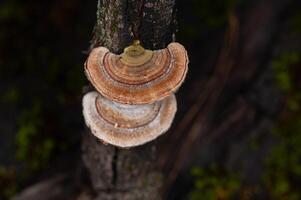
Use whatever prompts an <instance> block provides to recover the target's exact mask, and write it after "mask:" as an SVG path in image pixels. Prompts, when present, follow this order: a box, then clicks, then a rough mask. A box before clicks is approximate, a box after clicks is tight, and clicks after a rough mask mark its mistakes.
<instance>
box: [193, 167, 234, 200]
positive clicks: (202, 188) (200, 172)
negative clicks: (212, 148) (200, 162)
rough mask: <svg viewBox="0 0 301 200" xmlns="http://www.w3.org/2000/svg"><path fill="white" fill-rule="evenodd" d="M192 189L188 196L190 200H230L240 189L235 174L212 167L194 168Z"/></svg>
mask: <svg viewBox="0 0 301 200" xmlns="http://www.w3.org/2000/svg"><path fill="white" fill-rule="evenodd" d="M191 173H192V175H193V176H194V178H195V184H194V189H193V190H192V192H191V193H190V195H189V199H191V200H200V199H202V200H216V199H221V200H222V199H231V198H232V197H233V196H234V195H235V194H236V193H237V192H238V191H239V188H240V181H239V178H238V175H237V174H233V173H231V172H228V171H226V170H225V169H223V168H221V167H217V166H216V165H212V166H210V167H209V168H200V167H194V168H192V170H191Z"/></svg>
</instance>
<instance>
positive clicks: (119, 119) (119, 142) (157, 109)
mask: <svg viewBox="0 0 301 200" xmlns="http://www.w3.org/2000/svg"><path fill="white" fill-rule="evenodd" d="M83 106H84V109H83V114H84V118H85V121H86V124H87V125H88V126H89V128H90V129H91V132H92V133H93V134H94V135H95V136H96V137H97V138H99V139H100V140H102V141H103V142H105V143H109V144H112V145H115V146H119V147H132V146H137V145H142V144H144V143H146V142H148V141H151V140H153V139H155V138H157V137H158V136H159V135H161V134H163V133H164V132H166V131H167V130H168V129H169V127H170V125H171V123H172V120H173V118H174V115H175V113H176V110H177V104H176V99H175V96H174V95H170V96H169V97H167V98H165V99H164V100H162V101H157V102H155V103H153V104H145V105H126V104H120V103H117V102H113V101H110V100H108V99H106V98H105V97H103V96H102V95H100V94H99V93H97V92H89V93H87V94H86V95H85V96H84V98H83Z"/></svg>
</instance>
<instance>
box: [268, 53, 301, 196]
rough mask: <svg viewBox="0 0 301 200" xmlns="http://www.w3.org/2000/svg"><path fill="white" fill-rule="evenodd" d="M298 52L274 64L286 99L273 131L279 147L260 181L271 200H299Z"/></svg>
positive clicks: (300, 193)
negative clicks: (281, 116) (262, 182)
mask: <svg viewBox="0 0 301 200" xmlns="http://www.w3.org/2000/svg"><path fill="white" fill-rule="evenodd" d="M300 58H301V57H300V53H299V52H297V51H296V52H293V51H291V52H285V53H283V54H281V55H280V56H279V57H278V58H277V59H276V60H275V61H274V62H273V66H274V69H275V80H276V83H277V85H278V86H279V88H280V89H281V90H282V91H283V92H284V94H285V95H286V102H285V107H284V109H283V112H284V114H285V118H283V119H281V120H280V121H279V123H278V125H277V127H276V128H275V131H274V133H275V137H276V140H277V141H278V144H277V145H276V146H275V147H274V148H273V149H272V151H271V154H270V155H269V157H268V158H267V159H266V172H265V174H264V177H263V180H264V184H265V187H266V188H267V191H268V193H269V194H270V198H271V199H275V200H282V199H289V200H297V199H301V192H300V191H299V187H298V186H299V185H300V184H301V181H300V180H301V149H300V146H301V114H300V113H301V112H300V111H301V107H300V106H301V98H300V89H301V88H300V86H298V85H297V84H295V83H296V79H295V78H294V76H295V71H296V69H297V68H298V65H299V63H300V61H301V59H300Z"/></svg>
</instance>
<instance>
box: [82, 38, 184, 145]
mask: <svg viewBox="0 0 301 200" xmlns="http://www.w3.org/2000/svg"><path fill="white" fill-rule="evenodd" d="M187 69H188V56H187V52H186V50H185V48H184V47H183V46H182V45H181V44H179V43H176V42H173V43H170V44H169V45H168V46H167V48H165V49H160V50H154V51H152V50H147V49H144V48H143V47H142V46H141V45H140V43H139V41H134V43H133V44H132V45H131V46H129V47H127V48H125V49H124V52H123V53H122V54H120V55H116V54H113V53H111V52H110V51H109V50H108V49H107V48H105V47H97V48H94V49H93V50H92V51H91V53H90V55H89V57H88V59H87V61H86V63H85V73H86V76H87V78H88V79H89V81H90V82H91V84H92V85H93V86H94V87H95V89H96V90H97V92H96V91H94V92H89V93H87V94H86V95H85V96H84V97H83V114H84V118H85V122H86V124H87V126H88V127H89V128H90V129H91V131H92V133H93V134H94V135H95V136H96V137H97V138H99V139H100V140H102V141H103V142H104V143H109V144H112V145H115V146H119V147H133V146H138V145H142V144H144V143H146V142H149V141H151V140H154V139H155V138H157V137H158V136H160V135H161V134H163V133H165V132H166V131H167V130H168V129H169V127H170V126H171V124H172V121H173V119H174V116H175V113H176V110H177V102H176V98H175V95H174V92H175V91H176V90H177V89H178V88H179V87H180V85H181V84H182V83H183V81H184V79H185V76H186V73H187Z"/></svg>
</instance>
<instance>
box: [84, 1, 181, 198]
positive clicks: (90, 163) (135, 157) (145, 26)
mask: <svg viewBox="0 0 301 200" xmlns="http://www.w3.org/2000/svg"><path fill="white" fill-rule="evenodd" d="M174 5H175V1H174V0H161V1H155V0H126V1H124V0H114V1H112V0H99V1H98V8H97V23H96V25H95V32H94V37H93V39H92V42H91V48H94V47H96V46H105V47H107V48H108V49H110V50H111V51H112V52H114V53H120V52H122V50H123V48H125V47H126V46H127V45H129V44H130V43H131V42H132V41H133V39H137V38H138V39H139V40H140V41H141V43H142V45H143V46H144V47H145V48H148V49H159V48H165V47H166V45H167V44H168V43H169V42H170V41H171V39H172V33H173V31H174V30H175V29H174V27H175V24H174V21H175V20H174ZM82 149H83V155H82V157H83V161H84V164H85V166H86V167H87V169H88V172H89V174H90V178H91V182H92V186H93V188H94V190H95V192H96V194H97V198H96V199H101V200H105V199H124V200H126V199H152V200H153V199H161V198H160V189H161V186H162V180H163V175H162V173H161V171H160V170H159V169H158V168H157V165H156V158H157V157H158V155H157V143H156V142H151V143H149V144H147V145H143V146H140V147H135V148H131V149H118V148H116V147H113V146H111V145H104V144H102V143H100V142H99V141H98V140H97V139H96V138H95V137H94V136H92V135H91V134H90V133H86V134H84V139H83V144H82Z"/></svg>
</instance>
